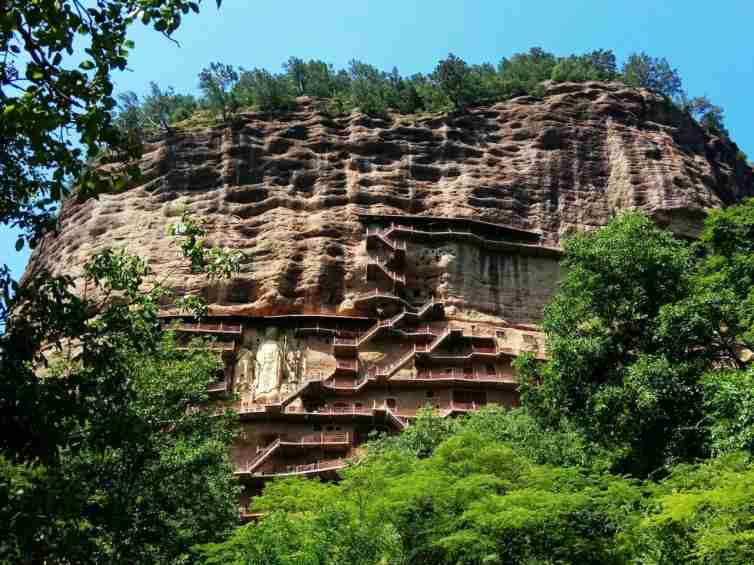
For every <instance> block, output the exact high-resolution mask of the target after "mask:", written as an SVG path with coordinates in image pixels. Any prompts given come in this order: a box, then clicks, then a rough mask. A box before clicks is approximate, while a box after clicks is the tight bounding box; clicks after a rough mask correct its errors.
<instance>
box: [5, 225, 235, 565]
mask: <svg viewBox="0 0 754 565" xmlns="http://www.w3.org/2000/svg"><path fill="white" fill-rule="evenodd" d="M174 231H175V232H176V233H177V234H180V245H179V246H178V247H179V249H177V250H176V253H177V255H179V256H180V255H181V254H182V255H183V256H185V257H186V258H187V260H189V261H190V263H191V265H192V267H193V268H194V269H197V270H198V269H201V270H204V271H206V272H207V273H208V274H209V275H210V276H225V274H227V273H231V272H235V271H237V269H238V257H234V256H233V255H230V254H227V253H224V252H222V251H220V250H217V249H215V250H208V249H205V247H204V241H203V239H202V231H201V229H200V228H199V227H198V226H197V225H196V224H195V223H194V222H193V221H192V220H191V219H190V218H188V217H184V218H183V219H182V220H181V223H180V224H179V226H178V227H177V228H176V229H175V230H174ZM151 275H152V273H151V271H150V269H149V268H148V266H146V265H145V264H144V263H143V262H142V261H141V260H140V259H138V258H136V257H131V256H129V255H127V254H125V253H123V252H116V251H110V250H108V251H104V252H102V253H99V254H97V255H95V256H94V257H93V258H92V259H91V261H89V262H88V263H87V265H86V269H85V279H84V281H85V285H86V287H85V289H84V293H83V296H82V295H81V294H80V293H76V292H74V288H73V281H72V280H71V279H69V278H67V277H59V278H55V277H50V276H49V275H47V274H44V273H43V274H41V275H39V276H38V277H35V278H33V279H32V280H30V281H28V282H27V284H26V285H24V287H23V288H21V289H19V291H18V294H17V295H16V297H15V298H14V301H13V307H14V309H15V312H14V315H13V316H12V317H11V318H9V319H8V321H7V328H6V332H5V333H4V334H3V335H2V336H0V408H1V409H0V425H1V426H2V429H3V434H2V435H1V436H0V562H2V563H122V564H126V563H128V564H131V563H164V564H168V563H186V562H188V560H189V558H190V555H191V553H190V548H191V546H192V545H194V544H196V542H197V540H201V539H204V540H206V541H207V542H209V541H212V540H217V539H218V538H219V537H220V536H222V535H223V533H225V532H227V531H229V530H230V528H232V526H234V525H235V524H236V522H237V519H238V514H237V508H236V497H237V494H238V487H237V485H236V483H235V479H234V477H233V468H232V464H231V462H230V460H229V454H228V445H229V444H230V442H231V441H232V438H233V436H234V433H235V427H236V418H235V415H234V414H233V413H230V412H228V413H226V412H224V411H218V410H215V409H211V410H210V409H209V408H210V399H209V398H208V396H207V392H206V391H207V385H208V384H209V383H211V382H214V381H215V380H216V378H217V373H218V370H219V369H220V363H219V360H218V359H217V358H216V357H215V356H214V355H213V354H211V353H209V352H207V351H206V348H203V347H202V344H201V343H198V344H196V345H197V346H196V347H195V348H191V349H188V350H184V349H180V350H179V349H177V348H176V347H175V343H174V342H173V338H172V336H171V335H163V332H162V327H161V325H160V321H159V318H158V314H159V304H160V303H161V301H163V300H164V299H166V298H172V297H170V296H169V293H168V291H167V290H166V289H164V288H163V287H162V286H161V285H160V284H159V283H155V282H153V277H152V276H151ZM176 304H177V306H178V307H180V308H183V309H184V310H185V311H186V312H187V313H189V312H191V313H194V314H195V315H201V314H202V312H203V305H202V304H201V303H200V302H199V301H198V300H197V299H196V298H194V297H191V296H187V297H179V298H178V301H177V303H176Z"/></svg>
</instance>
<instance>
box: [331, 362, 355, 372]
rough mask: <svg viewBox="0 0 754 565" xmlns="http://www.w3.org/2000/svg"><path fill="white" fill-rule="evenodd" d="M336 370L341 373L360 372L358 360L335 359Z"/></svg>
mask: <svg viewBox="0 0 754 565" xmlns="http://www.w3.org/2000/svg"><path fill="white" fill-rule="evenodd" d="M335 368H336V369H337V370H339V371H354V372H355V371H358V370H359V360H358V359H335Z"/></svg>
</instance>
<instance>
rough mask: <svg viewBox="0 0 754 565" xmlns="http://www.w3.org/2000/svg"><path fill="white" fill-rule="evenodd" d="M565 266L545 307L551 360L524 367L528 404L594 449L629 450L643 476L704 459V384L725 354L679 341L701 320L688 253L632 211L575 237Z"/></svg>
mask: <svg viewBox="0 0 754 565" xmlns="http://www.w3.org/2000/svg"><path fill="white" fill-rule="evenodd" d="M563 265H564V267H565V276H564V277H563V280H562V282H561V285H560V289H559V291H558V293H557V294H556V296H555V297H554V298H553V300H552V302H551V303H550V304H549V305H548V306H547V307H546V308H545V317H544V324H543V327H544V331H545V334H546V336H547V344H548V352H549V360H548V361H547V362H545V363H544V365H541V366H540V365H538V364H536V363H535V362H534V361H533V360H532V359H526V358H524V359H522V360H520V361H519V362H518V367H519V370H520V372H521V376H522V379H523V385H522V392H523V400H524V402H525V404H526V406H527V407H528V408H529V409H530V410H531V411H532V413H533V414H534V415H535V416H536V417H537V418H539V419H540V420H541V421H542V422H543V425H545V426H554V427H557V426H558V424H559V422H561V421H562V420H563V419H566V420H569V421H571V422H572V423H573V424H575V425H576V427H577V428H578V429H579V430H580V431H581V432H582V433H583V434H585V436H586V437H587V438H588V439H589V440H590V441H594V442H596V443H597V444H599V445H602V446H604V447H605V448H608V449H618V450H622V451H623V452H624V457H625V459H624V468H625V469H626V470H631V471H633V472H636V473H639V474H643V473H648V472H651V471H653V470H654V469H657V468H658V466H661V465H663V464H664V463H666V462H669V461H673V460H675V459H676V458H688V457H692V456H695V455H698V454H700V452H701V450H702V449H703V448H702V445H703V442H700V441H699V433H700V430H699V429H698V428H697V427H696V426H697V424H698V423H699V422H701V420H702V416H703V414H702V385H701V378H702V375H703V374H704V372H705V371H706V370H708V369H709V368H711V366H712V364H713V362H714V361H715V358H716V352H715V351H712V350H711V349H710V347H708V346H707V347H705V346H701V347H696V345H697V343H696V342H694V340H695V339H698V338H699V335H698V334H697V333H694V334H693V335H685V336H682V335H679V334H678V332H679V331H681V330H682V329H685V328H686V326H687V322H688V317H689V316H692V315H694V314H695V313H696V312H701V310H697V309H696V308H698V307H699V306H700V304H695V305H694V308H690V307H689V306H690V305H689V304H687V303H686V302H684V301H685V300H686V299H687V298H688V296H689V293H690V288H691V285H692V280H691V277H692V272H693V265H692V256H691V253H690V250H689V248H688V246H687V245H686V244H684V243H682V242H680V241H678V240H675V239H674V238H673V237H672V236H671V235H670V234H669V233H667V232H664V231H662V230H660V229H658V228H657V227H655V226H654V225H653V224H652V222H651V221H650V220H649V219H648V218H646V217H645V216H643V215H641V214H637V213H624V214H623V215H621V216H619V217H618V218H616V219H615V220H613V221H612V222H611V223H610V224H609V225H608V226H607V227H605V228H601V229H599V230H597V231H595V232H593V233H591V234H583V235H577V236H575V237H574V238H572V239H570V240H569V241H568V242H567V243H566V245H565V257H564V260H563ZM679 304H680V306H678V305H679ZM679 308H680V309H679ZM697 330H698V331H699V332H702V334H703V335H707V333H706V328H696V330H695V331H697Z"/></svg>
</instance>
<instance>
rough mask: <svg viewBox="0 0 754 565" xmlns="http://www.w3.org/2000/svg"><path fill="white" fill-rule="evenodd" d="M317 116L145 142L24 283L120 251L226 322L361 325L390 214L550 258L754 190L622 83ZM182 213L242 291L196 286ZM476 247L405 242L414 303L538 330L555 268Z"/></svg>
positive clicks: (720, 148) (70, 218)
mask: <svg viewBox="0 0 754 565" xmlns="http://www.w3.org/2000/svg"><path fill="white" fill-rule="evenodd" d="M316 106H317V104H316V103H315V102H314V101H311V100H306V99H302V100H301V102H300V105H299V108H298V110H297V111H296V112H292V113H289V114H286V115H281V116H267V115H261V114H245V115H243V116H242V117H241V119H240V120H238V122H237V123H236V124H235V125H233V126H232V127H231V126H229V127H214V128H206V129H201V130H193V131H178V132H174V133H172V134H171V135H170V136H168V137H166V138H164V139H160V140H158V141H155V142H152V143H149V144H148V145H147V147H146V151H145V154H144V157H143V161H142V167H143V171H144V175H143V178H142V179H141V180H140V184H139V186H136V187H134V188H132V189H130V190H128V191H126V192H125V193H123V194H118V195H103V196H101V197H100V198H99V199H98V200H89V201H86V202H83V203H78V204H74V203H68V204H66V205H65V206H64V208H63V211H62V214H61V219H60V231H59V234H57V235H50V236H48V237H47V238H46V239H45V240H44V242H43V243H42V244H41V245H40V247H39V248H38V249H37V250H36V252H35V254H34V257H33V259H32V262H31V266H30V270H31V271H32V272H33V271H34V270H35V269H38V268H42V267H45V268H49V269H51V270H52V271H53V272H67V273H69V274H77V273H79V272H80V269H81V266H82V265H83V263H84V262H85V260H86V259H87V258H88V257H89V256H90V255H91V254H92V253H93V252H95V251H96V250H99V249H102V248H104V247H108V246H109V247H126V248H127V249H128V250H129V251H131V252H133V253H136V254H139V255H141V256H142V257H145V258H147V259H149V261H150V262H151V265H152V267H153V268H154V269H155V271H156V272H157V273H158V274H160V275H161V276H167V281H168V284H169V285H170V286H172V287H174V288H176V289H177V290H179V291H187V292H196V291H201V292H203V293H204V295H205V297H206V298H207V299H208V300H209V302H210V304H211V305H212V307H211V311H212V313H214V314H216V315H244V316H266V315H273V314H275V315H278V314H279V315H285V314H302V313H308V314H323V313H332V314H336V313H337V314H349V315H352V314H357V313H360V312H361V310H360V306H359V303H358V300H357V298H358V296H359V293H363V292H364V291H366V290H369V289H373V288H374V283H373V282H368V279H369V269H370V266H369V265H370V260H372V259H373V258H372V259H370V256H369V254H368V253H367V250H366V247H367V246H366V244H365V239H364V234H365V227H366V226H368V225H375V226H382V227H386V226H388V225H389V222H390V218H382V219H380V218H379V216H380V215H383V216H392V217H407V216H411V217H413V216H422V217H429V216H431V217H439V218H467V219H473V220H478V221H484V222H488V223H492V224H500V225H506V226H513V227H515V228H519V229H522V230H528V231H533V232H538V233H539V234H541V241H540V242H539V243H542V242H544V243H545V244H546V245H549V246H553V247H556V246H557V245H558V244H559V242H560V240H561V238H562V237H563V236H564V235H566V234H568V233H569V232H572V231H574V230H578V229H590V228H594V227H596V226H600V225H603V224H605V223H606V222H607V221H608V220H609V218H610V217H611V216H613V215H614V214H615V213H616V212H618V211H619V210H622V209H626V208H641V209H643V210H645V211H647V212H648V213H650V214H651V215H652V216H653V217H655V218H656V219H657V221H658V222H659V223H660V224H661V225H666V226H669V227H670V228H671V229H673V230H674V231H676V232H677V233H679V234H683V235H693V234H694V233H695V232H696V231H697V230H698V228H699V226H700V224H701V220H702V219H703V217H704V215H705V210H707V209H709V208H714V207H719V206H721V205H724V204H728V203H732V202H734V201H736V200H739V199H740V198H742V197H744V196H748V195H751V193H752V190H753V189H752V186H753V184H754V183H753V182H752V171H751V169H749V168H748V167H746V166H744V165H743V164H741V163H740V162H737V161H736V148H735V146H732V145H729V144H724V143H723V142H721V141H720V140H718V139H716V138H709V137H707V136H706V135H705V134H704V132H703V131H702V130H701V129H700V128H699V127H698V126H697V125H696V124H695V123H694V122H693V121H692V120H690V119H689V118H688V117H686V116H684V115H683V114H681V113H680V112H678V111H677V110H675V109H673V108H672V107H670V106H669V105H667V104H666V103H665V102H663V100H662V99H661V98H659V97H657V96H656V95H653V94H651V93H649V92H647V91H643V90H635V89H628V88H626V87H624V86H623V85H620V84H604V83H585V84H570V83H563V84H552V85H549V86H548V87H547V91H546V95H545V97H544V98H543V99H536V98H532V97H520V98H516V99H514V100H511V101H508V102H505V103H500V104H496V105H494V106H491V107H481V108H475V109H473V110H471V111H469V112H467V113H464V114H462V115H461V114H459V115H442V116H430V117H401V118H395V119H379V118H373V117H368V116H365V115H362V114H353V115H350V116H345V117H330V116H327V115H325V114H323V113H322V112H320V111H318V110H317V109H316ZM183 208H187V209H188V210H190V211H191V212H192V213H193V214H194V215H195V216H196V217H197V218H199V219H201V220H202V221H203V222H204V224H205V228H206V229H207V231H208V235H209V240H210V242H211V243H214V244H219V245H221V246H224V247H230V248H234V249H238V250H241V251H243V252H244V253H245V255H246V264H245V269H244V272H243V273H241V275H240V276H239V277H238V278H237V279H236V280H234V281H232V282H230V283H224V284H223V285H222V286H212V285H210V284H209V283H208V282H207V281H206V279H204V278H203V277H200V276H193V275H190V274H188V272H187V269H186V267H185V265H184V263H183V262H182V261H181V260H180V258H179V254H178V252H177V250H176V249H175V246H174V245H173V244H171V241H170V239H169V238H168V237H166V236H165V229H166V225H167V224H169V223H171V222H174V221H175V220H176V217H177V216H179V215H180V214H181V211H182V209H183ZM363 214H369V215H370V216H369V217H366V218H365V217H364V216H363ZM378 220H379V221H378ZM375 222H376V223H375ZM480 225H481V224H480ZM446 227H447V226H446ZM442 229H445V227H443V228H442ZM450 229H451V231H452V229H453V226H450ZM459 229H460V228H459ZM500 237H502V238H503V239H504V237H503V236H500ZM496 238H497V239H500V238H498V237H497V236H495V237H493V238H492V239H496ZM477 243H478V242H475V241H472V240H470V239H464V238H463V237H461V238H453V237H450V238H447V239H444V240H443V241H442V242H440V241H435V240H432V238H428V239H427V240H426V241H425V242H424V243H421V244H417V245H411V246H410V247H409V248H408V250H407V252H406V253H407V256H406V265H408V267H407V270H406V277H407V279H406V280H405V281H404V283H403V284H404V286H405V287H407V288H406V289H405V290H406V291H407V292H408V293H409V295H411V293H414V294H415V295H416V296H415V297H416V298H417V300H419V298H423V297H426V296H428V295H430V294H431V295H437V296H441V297H442V298H443V299H444V300H446V304H447V305H449V306H450V307H451V308H456V309H457V312H458V313H459V314H461V313H466V315H467V317H470V318H476V319H485V318H491V319H497V320H505V321H509V322H517V323H527V322H536V321H537V320H538V317H539V314H540V312H541V307H542V305H543V304H544V302H545V301H546V300H547V298H548V297H549V295H550V293H551V291H552V288H553V286H554V284H555V281H556V279H557V274H558V273H557V263H556V261H555V260H554V259H553V256H551V255H547V254H544V255H542V256H538V255H536V254H534V255H531V254H520V253H516V254H514V255H513V256H509V255H505V254H502V255H501V254H500V253H493V252H492V251H490V250H489V249H488V248H485V247H484V246H480V245H478V244H477ZM383 275H384V277H386V281H385V282H386V284H391V279H390V273H389V272H387V271H385V270H384V269H383V273H382V275H380V274H379V273H377V275H375V276H377V277H379V276H383ZM395 283H396V281H395V280H392V284H393V286H394V285H395ZM451 313H452V310H451Z"/></svg>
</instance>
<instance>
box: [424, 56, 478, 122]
mask: <svg viewBox="0 0 754 565" xmlns="http://www.w3.org/2000/svg"><path fill="white" fill-rule="evenodd" d="M432 78H433V80H434V81H435V83H436V84H437V86H438V88H439V89H440V91H442V93H443V94H444V95H445V96H447V97H448V99H449V100H450V101H451V102H452V103H453V106H454V107H455V108H456V109H457V110H463V109H464V108H466V106H468V105H469V104H471V103H474V102H476V101H477V95H478V92H477V90H476V89H475V81H474V79H473V76H472V70H471V69H470V68H469V66H468V65H467V64H466V62H465V61H464V60H463V59H461V58H459V57H456V56H455V55H453V53H450V54H449V55H448V56H447V58H445V59H443V60H442V61H440V62H439V63H437V67H435V71H434V73H432Z"/></svg>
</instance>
